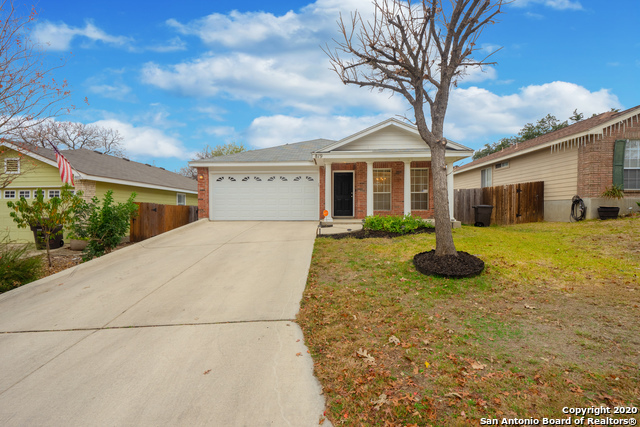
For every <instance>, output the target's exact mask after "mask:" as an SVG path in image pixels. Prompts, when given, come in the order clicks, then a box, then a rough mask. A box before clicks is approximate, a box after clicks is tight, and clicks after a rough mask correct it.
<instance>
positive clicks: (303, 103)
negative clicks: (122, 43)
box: [142, 49, 404, 114]
mask: <svg viewBox="0 0 640 427" xmlns="http://www.w3.org/2000/svg"><path fill="white" fill-rule="evenodd" d="M328 65H329V63H328V59H327V58H326V57H325V56H324V54H323V53H322V52H321V51H320V50H319V49H318V50H316V51H311V52H307V53H299V54H296V53H291V52H282V53H280V54H278V55H277V56H266V57H261V56H256V55H251V54H247V53H232V54H227V55H209V56H205V57H202V58H199V59H196V60H194V61H191V62H186V63H180V64H176V65H173V66H170V67H162V66H160V65H158V64H155V63H147V64H145V66H144V67H143V70H142V79H143V81H144V82H146V83H148V84H151V85H154V86H156V87H159V88H161V89H165V90H168V91H172V92H176V93H179V94H181V95H183V96H193V97H214V96H225V97H230V98H232V99H235V100H240V101H244V102H248V103H256V102H258V101H265V100H270V101H275V102H277V103H278V104H279V105H281V106H285V107H293V108H296V109H298V110H300V111H307V112H311V113H315V114H327V113H328V112H330V111H331V110H332V109H334V108H336V107H339V106H368V107H370V108H376V109H380V110H382V111H389V112H395V113H399V112H402V111H404V101H403V100H402V99H401V98H400V97H397V96H396V97H392V98H390V96H389V94H388V93H387V94H385V93H382V94H381V93H378V92H370V91H367V90H366V89H361V88H357V87H355V86H344V85H342V84H341V83H340V80H339V79H338V77H337V76H336V75H335V74H334V73H333V72H331V71H330V70H328Z"/></svg>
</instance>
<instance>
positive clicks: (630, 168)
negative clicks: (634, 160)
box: [622, 139, 640, 191]
mask: <svg viewBox="0 0 640 427" xmlns="http://www.w3.org/2000/svg"><path fill="white" fill-rule="evenodd" d="M630 142H634V143H637V144H638V147H640V140H637V139H628V140H627V143H626V144H625V148H624V162H623V164H622V173H623V177H624V171H627V170H638V169H640V168H639V167H635V166H634V167H631V166H626V165H625V163H626V162H627V147H629V143H630ZM639 149H640V148H639ZM623 184H624V178H623ZM624 189H625V190H632V191H637V190H640V188H627V187H625V188H624Z"/></svg>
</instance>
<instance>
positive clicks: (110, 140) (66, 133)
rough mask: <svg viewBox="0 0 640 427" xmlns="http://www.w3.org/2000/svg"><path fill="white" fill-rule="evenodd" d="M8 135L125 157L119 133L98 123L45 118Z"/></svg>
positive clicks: (44, 144) (37, 143)
mask: <svg viewBox="0 0 640 427" xmlns="http://www.w3.org/2000/svg"><path fill="white" fill-rule="evenodd" d="M9 135H11V137H12V138H13V140H14V141H18V142H22V143H26V144H31V145H35V146H36V147H44V148H51V145H50V142H53V143H54V144H56V146H57V147H58V148H60V149H63V150H64V149H69V150H76V149H79V148H86V149H88V150H95V151H99V152H101V153H103V154H110V155H112V156H116V157H124V149H123V147H122V144H121V142H122V136H121V135H120V133H119V132H118V131H117V130H115V129H111V128H105V127H102V126H97V125H86V124H84V123H77V122H56V121H53V120H46V121H42V122H40V123H38V124H35V125H33V126H30V127H27V128H21V129H17V130H14V131H13V132H11V133H10V134H9Z"/></svg>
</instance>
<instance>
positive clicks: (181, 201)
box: [176, 193, 187, 206]
mask: <svg viewBox="0 0 640 427" xmlns="http://www.w3.org/2000/svg"><path fill="white" fill-rule="evenodd" d="M176 204H177V205H179V206H186V204H187V195H186V194H184V193H178V194H177V200H176Z"/></svg>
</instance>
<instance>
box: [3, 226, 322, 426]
mask: <svg viewBox="0 0 640 427" xmlns="http://www.w3.org/2000/svg"><path fill="white" fill-rule="evenodd" d="M315 228H316V223H314V222H248V221H247V222H208V221H199V222H197V223H195V224H190V225H188V226H186V227H183V228H181V229H177V230H173V231H171V232H169V233H166V234H164V235H161V236H157V237H155V238H153V239H149V240H147V241H144V242H142V243H139V244H136V245H132V246H130V247H127V248H124V249H121V250H119V251H117V252H114V253H113V254H110V255H107V256H105V257H103V258H100V259H97V260H94V261H91V262H89V263H86V264H81V265H79V266H78V267H75V268H73V269H69V270H66V271H63V272H61V273H58V274H56V275H54V276H51V277H48V278H45V279H42V280H39V281H37V282H34V283H32V284H29V285H26V286H23V287H22V288H19V289H16V290H13V291H11V292H8V293H5V294H2V295H0V366H2V369H0V425H3V426H26V425H29V426H36V425H47V426H52V425H60V426H88V425H91V426H96V425H109V426H116V425H118V426H119V425H131V426H134V425H135V426H158V425H171V426H178V425H184V426H196V425H198V426H204V425H206V426H314V425H318V421H319V420H320V418H321V417H322V413H323V411H324V398H323V396H322V395H321V394H320V393H321V389H320V386H319V384H318V382H317V381H316V379H315V378H314V377H313V372H312V371H313V363H312V360H311V357H310V355H309V354H308V353H307V349H306V347H305V346H304V343H303V337H302V332H301V330H300V328H299V327H298V325H297V324H295V323H294V322H293V319H294V318H295V315H296V313H297V311H298V308H299V302H300V299H301V296H302V292H303V290H304V286H305V283H306V278H307V273H308V268H309V263H310V260H311V252H312V249H313V241H314V238H315ZM325 425H326V423H325Z"/></svg>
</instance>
